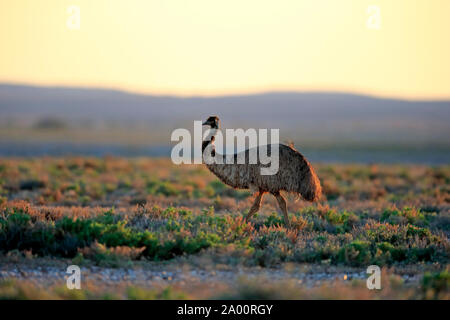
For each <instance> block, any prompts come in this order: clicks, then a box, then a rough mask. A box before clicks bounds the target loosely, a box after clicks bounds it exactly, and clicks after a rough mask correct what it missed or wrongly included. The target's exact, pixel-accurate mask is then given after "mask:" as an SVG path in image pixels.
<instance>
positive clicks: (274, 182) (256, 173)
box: [202, 116, 322, 226]
mask: <svg viewBox="0 0 450 320" xmlns="http://www.w3.org/2000/svg"><path fill="white" fill-rule="evenodd" d="M203 125H206V126H210V127H211V129H217V130H218V129H219V118H218V117H216V116H211V117H209V118H208V119H207V120H206V121H205V122H204V123H203ZM208 146H210V150H211V155H212V156H215V157H225V156H224V155H219V154H217V155H216V154H215V147H214V134H211V135H210V136H209V137H207V138H206V139H205V140H204V141H203V143H202V152H204V151H205V149H206V147H208ZM278 147H279V169H278V172H277V173H276V174H274V175H261V171H260V169H261V167H262V166H263V165H262V164H261V163H259V161H258V162H257V163H256V164H248V163H244V164H237V163H236V161H234V163H231V164H229V163H226V162H225V158H224V159H223V160H224V161H223V162H222V163H207V164H206V166H207V168H208V169H209V170H210V171H211V172H212V173H213V174H215V175H216V176H217V177H218V178H219V179H220V180H221V181H222V182H223V183H225V184H227V185H229V186H231V187H233V188H236V189H250V190H252V191H254V193H255V201H254V203H253V205H252V207H251V208H250V211H249V212H248V214H247V216H246V217H245V221H249V219H250V218H251V217H252V216H253V215H254V214H255V213H256V212H258V210H259V209H260V208H261V203H262V200H263V197H264V194H266V193H271V194H272V195H273V196H274V197H275V198H276V199H277V202H278V206H279V207H280V210H281V212H282V213H283V215H284V222H285V224H286V226H289V216H288V212H287V205H286V200H285V199H284V197H283V196H282V195H281V193H280V192H281V191H285V192H290V193H294V194H297V195H300V196H301V197H303V199H305V200H307V201H311V202H313V201H317V200H318V199H319V198H320V196H321V194H322V187H321V185H320V181H319V178H318V177H317V175H316V173H315V172H314V169H313V167H312V166H311V165H310V163H309V162H308V160H306V158H305V157H304V156H303V155H302V154H301V153H300V152H298V151H297V150H295V149H294V148H293V147H292V146H286V145H284V144H279V145H278ZM271 148H272V145H269V146H268V147H267V149H268V151H269V152H270V150H271ZM242 152H244V153H245V159H249V149H247V150H245V151H242ZM240 155H241V156H242V154H240ZM238 156H239V154H234V159H235V160H236V159H237V158H238Z"/></svg>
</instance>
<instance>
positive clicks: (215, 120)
mask: <svg viewBox="0 0 450 320" xmlns="http://www.w3.org/2000/svg"><path fill="white" fill-rule="evenodd" d="M202 125H204V126H210V127H211V129H219V117H216V116H211V117H209V118H208V119H207V120H206V121H205V122H203V124H202Z"/></svg>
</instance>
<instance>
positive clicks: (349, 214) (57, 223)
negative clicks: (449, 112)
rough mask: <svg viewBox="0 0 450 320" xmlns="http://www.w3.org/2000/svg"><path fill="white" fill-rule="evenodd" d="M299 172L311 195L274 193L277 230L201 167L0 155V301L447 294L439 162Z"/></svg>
mask: <svg viewBox="0 0 450 320" xmlns="http://www.w3.org/2000/svg"><path fill="white" fill-rule="evenodd" d="M313 165H314V167H315V168H316V171H317V173H318V175H319V177H320V179H321V182H322V185H323V189H324V196H323V198H322V200H321V201H320V202H319V203H315V204H311V203H307V202H305V201H303V200H301V199H296V198H295V197H293V196H290V195H287V197H288V210H289V213H290V219H291V221H292V226H291V227H290V228H285V227H284V225H283V219H282V216H281V215H280V214H278V212H277V207H276V201H275V200H274V199H273V198H272V197H271V196H266V198H265V202H264V205H263V207H262V210H261V211H260V212H259V213H258V214H257V215H256V216H255V217H254V218H253V219H252V221H251V222H248V223H246V222H244V220H243V217H244V215H245V213H246V212H247V211H248V209H249V208H250V206H251V203H252V195H251V194H250V193H249V192H247V191H245V190H241V191H239V190H233V189H231V188H229V187H228V186H225V185H224V184H222V183H221V182H220V181H219V180H218V179H217V178H216V177H215V176H214V175H212V174H211V173H210V172H209V171H208V170H207V169H206V168H204V167H202V166H197V165H183V166H175V165H173V164H172V163H171V161H170V159H166V158H161V159H159V158H115V157H104V158H86V157H65V158H55V157H40V158H3V159H0V298H17V299H38V298H57V299H59V298H62V299H75V298H80V299H84V298H86V299H181V298H187V299H200V298H206V299H209V298H230V299H239V298H247V299H258V298H259V299H265V298H273V299H310V298H332V299H386V298H387V299H449V298H450V289H449V285H450V268H449V252H450V242H449V235H450V166H448V165H441V166H425V165H376V164H373V165H357V164H345V165H339V164H317V163H313ZM72 264H75V265H78V266H80V267H81V275H82V277H81V286H82V288H81V290H69V289H67V288H66V277H67V274H66V268H67V267H68V266H69V265H72ZM369 265H378V266H380V268H381V269H382V274H381V289H380V290H369V289H368V288H367V287H366V279H367V277H368V274H366V269H367V267H368V266H369Z"/></svg>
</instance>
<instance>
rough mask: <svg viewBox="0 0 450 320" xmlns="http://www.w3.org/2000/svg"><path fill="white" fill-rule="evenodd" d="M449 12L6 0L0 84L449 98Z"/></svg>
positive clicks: (180, 1)
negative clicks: (373, 13) (76, 18)
mask: <svg viewBox="0 0 450 320" xmlns="http://www.w3.org/2000/svg"><path fill="white" fill-rule="evenodd" d="M71 5H77V6H79V8H80V29H79V30H72V29H69V28H68V27H67V25H66V22H67V20H68V18H69V14H68V13H67V8H68V7H69V6H71ZM369 5H377V6H378V7H379V8H380V13H381V28H380V29H379V30H376V29H370V28H368V27H367V20H368V19H369V14H368V13H367V8H368V6H369ZM449 12H450V1H449V0H370V1H367V0H339V1H338V0H308V1H306V0H305V1H303V0H277V1H275V0H272V1H266V0H226V1H224V0H114V1H113V0H39V1H36V0H12V1H3V0H2V1H1V2H0V82H14V83H30V84H39V85H77V86H95V87H112V88H120V89H125V90H130V91H136V92H146V93H157V94H180V95H192V94H201V95H215V94H232V93H245V92H260V91H266V90H333V91H347V92H359V93H368V94H374V95H383V96H394V97H404V98H410V99H415V98H431V99H436V98H449V97H450V19H449V18H448V16H449ZM371 21H373V20H371Z"/></svg>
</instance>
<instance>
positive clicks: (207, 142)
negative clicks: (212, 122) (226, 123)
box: [202, 128, 218, 157]
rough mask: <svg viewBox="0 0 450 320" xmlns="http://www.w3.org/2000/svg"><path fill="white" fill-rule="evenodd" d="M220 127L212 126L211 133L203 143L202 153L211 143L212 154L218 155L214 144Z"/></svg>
mask: <svg viewBox="0 0 450 320" xmlns="http://www.w3.org/2000/svg"><path fill="white" fill-rule="evenodd" d="M217 129H218V128H211V133H210V135H209V136H208V137H206V138H205V140H204V141H203V143H202V153H204V152H205V149H206V147H208V146H209V145H211V155H212V156H213V157H214V156H215V155H216V147H215V146H214V139H215V137H214V136H215V135H216V131H217Z"/></svg>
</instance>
